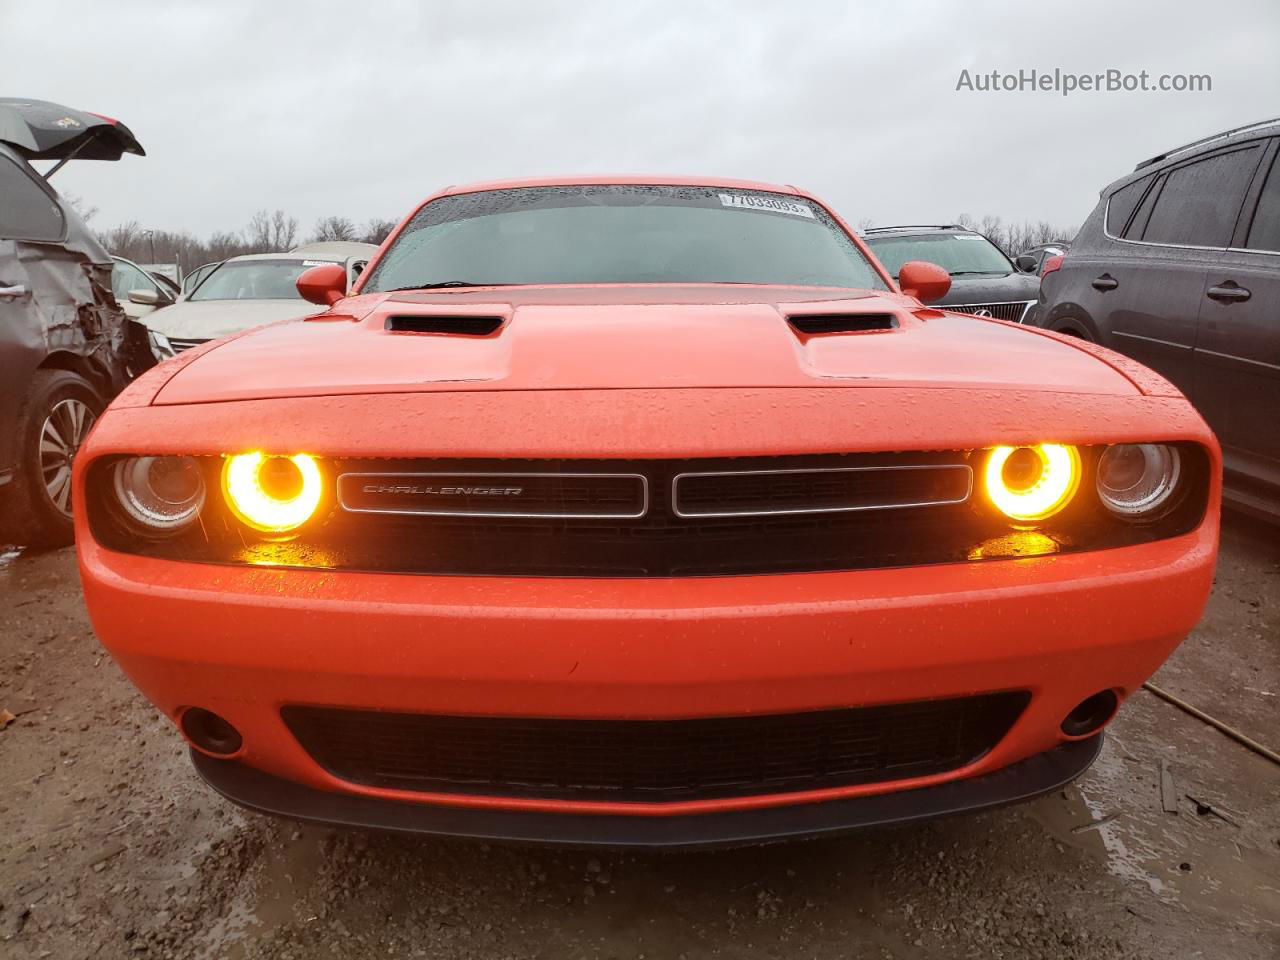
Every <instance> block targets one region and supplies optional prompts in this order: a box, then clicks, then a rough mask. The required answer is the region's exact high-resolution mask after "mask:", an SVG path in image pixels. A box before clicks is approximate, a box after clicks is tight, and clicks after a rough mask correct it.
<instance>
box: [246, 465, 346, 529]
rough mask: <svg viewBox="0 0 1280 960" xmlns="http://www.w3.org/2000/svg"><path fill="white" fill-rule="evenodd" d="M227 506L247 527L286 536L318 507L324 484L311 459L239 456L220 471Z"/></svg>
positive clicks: (317, 468) (306, 519)
mask: <svg viewBox="0 0 1280 960" xmlns="http://www.w3.org/2000/svg"><path fill="white" fill-rule="evenodd" d="M222 490H223V493H224V494H225V496H226V500H227V506H229V507H230V508H231V511H232V512H233V513H234V514H235V515H236V516H237V517H239V518H240V520H241V521H242V522H243V523H245V524H246V525H247V526H250V527H253V529H255V530H260V531H262V532H263V533H275V534H280V533H289V532H290V531H292V530H296V529H297V528H298V527H300V526H302V525H303V524H304V523H306V522H307V521H308V520H309V519H311V516H312V514H314V513H315V512H316V508H317V507H318V506H319V505H320V498H321V495H322V492H323V483H322V481H321V478H320V468H319V467H318V466H317V465H316V461H315V458H314V457H311V456H308V455H307V454H305V453H295V454H293V455H291V456H268V455H266V454H264V453H261V452H257V453H240V454H236V455H234V456H230V457H227V460H226V463H225V465H224V466H223V469H222Z"/></svg>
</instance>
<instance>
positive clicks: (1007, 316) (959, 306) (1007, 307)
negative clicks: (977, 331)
mask: <svg viewBox="0 0 1280 960" xmlns="http://www.w3.org/2000/svg"><path fill="white" fill-rule="evenodd" d="M1033 303H1035V301H1034V300H1011V301H1007V302H1005V303H948V304H945V305H941V304H940V305H939V306H938V309H939V310H950V311H952V312H953V313H970V314H975V315H978V316H983V317H994V318H995V319H996V320H1012V321H1013V322H1014V323H1021V322H1022V318H1023V317H1024V316H1025V315H1026V313H1027V310H1028V309H1029V308H1030V307H1031V304H1033Z"/></svg>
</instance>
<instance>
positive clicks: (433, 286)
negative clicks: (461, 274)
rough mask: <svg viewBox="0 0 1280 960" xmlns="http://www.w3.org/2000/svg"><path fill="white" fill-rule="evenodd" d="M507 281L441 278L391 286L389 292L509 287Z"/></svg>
mask: <svg viewBox="0 0 1280 960" xmlns="http://www.w3.org/2000/svg"><path fill="white" fill-rule="evenodd" d="M509 286H511V284H509V283H472V282H471V281H470V280H441V281H439V282H437V283H415V284H414V285H413V286H410V287H393V288H392V289H391V290H390V291H388V292H389V293H403V292H404V291H406V290H439V289H440V288H441V287H509Z"/></svg>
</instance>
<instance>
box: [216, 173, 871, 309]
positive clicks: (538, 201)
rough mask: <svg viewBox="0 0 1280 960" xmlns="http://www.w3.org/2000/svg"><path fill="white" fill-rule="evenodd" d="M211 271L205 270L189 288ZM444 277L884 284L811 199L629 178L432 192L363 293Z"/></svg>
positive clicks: (477, 282) (470, 280)
mask: <svg viewBox="0 0 1280 960" xmlns="http://www.w3.org/2000/svg"><path fill="white" fill-rule="evenodd" d="M220 272H221V271H220ZM216 279H217V274H215V275H214V277H213V278H212V279H211V280H210V281H208V282H206V283H205V284H204V286H203V287H201V289H200V291H199V294H200V295H201V296H203V295H205V294H206V290H207V288H208V287H209V286H211V285H212V284H213V281H214V280H216ZM450 283H464V284H467V285H474V286H482V285H485V284H557V283H566V284H575V283H758V284H781V285H797V286H830V287H858V288H863V289H876V290H884V289H886V285H885V283H884V281H883V280H882V279H881V278H880V276H879V275H878V274H877V273H876V271H875V269H874V268H873V267H872V266H871V264H870V262H869V261H868V260H867V258H866V257H864V256H863V255H862V253H861V252H859V250H858V248H857V247H856V246H855V245H854V243H853V241H852V240H851V239H850V238H849V236H848V235H847V234H846V233H845V232H844V230H842V229H841V228H840V226H839V224H837V223H836V222H835V220H834V219H832V217H831V215H830V214H828V213H827V211H825V210H824V209H822V207H820V206H818V205H817V204H815V203H812V202H810V201H807V200H804V199H801V198H799V197H792V196H787V195H785V194H775V193H766V192H761V191H747V190H729V189H713V188H704V187H666V186H639V185H626V186H623V185H616V186H579V187H567V188H566V187H541V188H519V189H508V190H487V191H481V192H478V193H466V194H460V195H457V196H447V197H441V198H440V199H438V200H434V201H432V202H431V203H429V204H427V205H426V206H424V207H423V208H422V209H420V210H419V211H418V213H417V214H416V215H415V216H414V217H413V219H412V220H411V221H410V222H409V224H408V226H406V227H405V229H404V231H403V232H402V233H401V234H400V236H399V237H398V238H397V239H396V241H395V243H394V244H393V245H392V247H391V248H390V250H388V251H387V253H386V255H385V256H384V257H383V258H382V260H381V261H380V262H379V263H378V265H377V266H376V267H375V269H374V271H373V273H372V275H371V276H370V278H369V280H368V282H367V283H366V284H365V286H364V288H363V290H364V291H365V292H372V291H385V290H397V289H413V288H419V287H427V286H432V285H437V284H450Z"/></svg>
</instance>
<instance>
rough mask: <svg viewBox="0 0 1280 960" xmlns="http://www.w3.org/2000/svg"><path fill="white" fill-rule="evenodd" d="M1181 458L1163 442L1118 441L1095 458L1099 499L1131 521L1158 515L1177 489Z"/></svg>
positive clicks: (1180, 471)
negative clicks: (1096, 459)
mask: <svg viewBox="0 0 1280 960" xmlns="http://www.w3.org/2000/svg"><path fill="white" fill-rule="evenodd" d="M1181 474H1182V458H1181V457H1180V456H1179V454H1178V451H1177V450H1176V449H1175V448H1173V447H1170V446H1166V445H1165V444H1163V443H1118V444H1116V445H1114V446H1110V447H1107V449H1106V450H1105V451H1103V454H1102V456H1101V457H1100V458H1099V459H1098V481H1097V486H1098V499H1100V500H1101V501H1102V504H1103V506H1105V507H1106V508H1107V509H1108V510H1110V511H1111V512H1112V513H1114V514H1116V515H1118V516H1121V517H1124V518H1126V519H1131V520H1139V519H1143V518H1147V517H1153V516H1156V515H1158V514H1159V513H1160V512H1161V511H1162V510H1163V509H1164V508H1166V507H1167V506H1168V505H1169V503H1170V501H1171V499H1172V497H1173V494H1174V492H1175V491H1176V490H1177V489H1178V479H1179V478H1180V476H1181Z"/></svg>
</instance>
